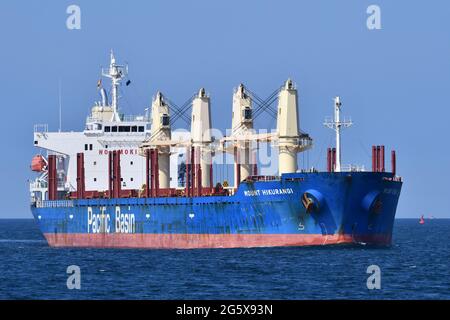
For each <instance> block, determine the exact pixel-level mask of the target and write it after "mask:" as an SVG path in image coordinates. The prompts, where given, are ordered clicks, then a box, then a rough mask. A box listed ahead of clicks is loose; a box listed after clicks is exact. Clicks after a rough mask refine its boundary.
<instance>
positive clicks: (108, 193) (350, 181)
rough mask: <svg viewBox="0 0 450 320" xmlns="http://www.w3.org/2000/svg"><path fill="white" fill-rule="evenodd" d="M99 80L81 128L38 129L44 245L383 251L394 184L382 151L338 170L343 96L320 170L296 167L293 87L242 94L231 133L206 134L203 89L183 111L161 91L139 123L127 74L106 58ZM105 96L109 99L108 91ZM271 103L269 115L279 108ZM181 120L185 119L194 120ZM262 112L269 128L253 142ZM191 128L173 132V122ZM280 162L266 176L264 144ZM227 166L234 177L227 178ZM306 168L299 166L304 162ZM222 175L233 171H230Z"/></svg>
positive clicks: (36, 186) (301, 140)
mask: <svg viewBox="0 0 450 320" xmlns="http://www.w3.org/2000/svg"><path fill="white" fill-rule="evenodd" d="M102 75H103V76H104V77H107V78H109V79H110V81H111V88H110V90H109V92H107V90H106V89H105V88H104V87H103V85H102V83H101V81H99V83H98V91H99V94H100V101H98V102H96V103H95V104H94V106H93V107H92V109H91V113H90V115H89V116H88V117H87V120H86V126H85V128H84V131H81V132H63V131H61V130H60V131H58V132H49V131H48V126H47V125H36V126H35V130H34V146H35V147H37V148H39V150H40V152H39V154H38V155H36V156H35V157H34V158H33V160H32V165H31V168H32V170H33V171H34V172H35V173H36V175H37V176H36V178H35V179H34V180H32V181H31V182H30V191H31V211H32V213H33V216H34V218H35V220H36V221H37V223H38V225H39V228H40V230H41V231H42V233H43V234H44V236H45V238H46V240H47V242H48V243H49V245H50V246H54V247H102V248H184V249H187V248H234V247H269V246H304V245H331V244H354V243H365V244H371V245H383V246H384V245H390V244H391V240H392V228H393V224H394V217H395V212H396V208H397V203H398V199H399V196H400V190H401V186H402V181H401V178H400V177H398V176H397V175H396V155H395V151H392V153H391V162H392V170H391V172H387V170H386V169H385V148H384V146H374V147H372V169H371V170H365V168H364V167H363V166H354V165H350V166H348V165H347V166H346V165H343V164H342V153H341V131H342V129H343V128H345V127H349V126H350V125H351V124H352V122H351V121H350V120H348V119H342V118H341V115H340V113H341V107H342V104H341V99H340V98H339V97H336V98H335V99H334V117H333V118H330V119H327V120H326V121H325V122H324V125H325V126H327V127H329V128H331V129H332V130H334V131H335V134H336V145H335V146H334V147H332V148H328V150H327V162H326V171H318V170H317V169H315V168H311V169H300V170H299V168H298V159H297V156H298V154H299V153H301V152H304V151H306V150H308V149H310V148H311V147H312V139H311V138H310V136H309V135H308V134H306V133H303V132H302V131H301V130H300V126H299V120H298V119H299V108H298V95H297V89H296V87H295V85H294V83H293V82H292V81H291V80H287V81H286V82H285V83H284V84H283V86H281V87H280V88H278V89H277V90H276V91H274V93H272V94H271V95H270V96H269V97H268V98H267V99H262V98H260V97H259V96H258V95H256V94H255V93H253V92H252V91H251V90H250V89H248V88H247V87H245V86H244V85H242V84H241V85H239V86H238V87H237V88H236V89H235V91H234V94H233V100H232V110H231V111H232V112H231V129H230V130H229V134H228V135H227V136H224V137H220V138H217V137H215V136H213V135H212V132H213V131H212V126H211V102H210V97H209V94H208V93H207V92H206V91H205V89H203V88H202V89H200V90H199V91H198V92H197V93H196V94H194V95H193V96H192V98H190V99H189V100H188V101H187V102H186V103H185V104H183V105H182V106H181V107H179V106H177V105H176V104H175V103H173V102H172V101H170V100H169V99H168V98H167V97H166V96H165V95H163V94H162V93H161V92H158V93H156V95H155V96H154V98H153V100H152V104H151V108H148V109H146V112H145V114H144V115H142V116H126V115H124V114H123V113H121V108H120V104H119V100H120V99H119V92H120V91H121V90H122V86H123V84H125V85H129V84H130V80H129V79H128V67H127V66H124V65H119V64H117V63H116V59H115V57H114V54H113V53H112V52H111V60H110V65H109V68H107V69H105V70H103V71H102ZM108 93H109V94H108ZM275 103H277V106H276V107H274V104H275ZM189 111H190V113H191V114H190V116H187V115H186V114H189ZM263 113H265V114H269V116H271V117H273V118H274V120H276V130H272V132H269V133H267V132H266V133H257V132H256V130H255V128H254V121H255V119H256V118H257V117H258V116H260V115H261V114H263ZM178 120H181V121H184V122H186V123H187V124H188V125H190V131H189V132H184V133H180V132H177V131H175V130H173V127H174V125H175V123H176V121H178ZM264 145H265V146H268V147H269V148H271V149H272V150H274V151H275V152H272V154H276V155H278V157H277V159H276V160H277V161H278V174H269V175H268V174H263V172H262V170H261V169H262V166H261V165H260V161H259V157H260V153H261V148H262V146H264ZM229 158H231V159H233V160H232V162H233V164H232V166H233V169H232V170H230V172H232V174H231V176H232V177H233V179H232V180H234V181H233V182H232V183H229V182H228V180H229V175H225V174H224V168H228V165H227V164H226V162H227V161H226V160H227V159H229ZM303 166H305V164H304V163H303ZM227 171H228V170H227Z"/></svg>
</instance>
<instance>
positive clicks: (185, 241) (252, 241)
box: [44, 233, 391, 249]
mask: <svg viewBox="0 0 450 320" xmlns="http://www.w3.org/2000/svg"><path fill="white" fill-rule="evenodd" d="M44 235H45V238H46V239H47V242H48V243H49V245H50V246H52V247H91V248H152V249H195V248H249V247H292V246H316V245H331V244H344V243H355V242H366V243H368V244H377V245H389V244H390V242H391V237H390V236H388V235H385V234H378V235H370V236H367V237H357V239H355V237H353V236H352V235H329V236H323V235H321V234H120V233H114V234H86V233H59V234H54V233H46V234H44Z"/></svg>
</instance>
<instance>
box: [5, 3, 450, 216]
mask: <svg viewBox="0 0 450 320" xmlns="http://www.w3.org/2000/svg"><path fill="white" fill-rule="evenodd" d="M71 4H76V5H78V6H80V8H81V30H68V29H67V28H66V19H67V17H68V14H66V9H67V7H68V6H69V5H71ZM371 4H376V5H378V6H380V8H381V25H382V29H381V30H368V28H367V27H366V19H367V17H368V14H367V13H366V9H367V7H368V6H369V5H371ZM449 9H450V3H449V2H448V1H444V0H442V1H423V0H422V1H400V0H397V1H381V0H373V1H364V0H347V1H331V0H330V1H324V0H322V1H308V2H307V1H261V0H260V1H251V0H249V1H242V0H241V1H235V0H227V1H203V0H202V1H76V2H73V1H32V2H31V1H21V0H2V1H1V2H0V41H1V47H0V61H1V62H2V68H1V72H2V76H1V77H0V93H1V110H2V117H3V121H2V125H1V126H0V130H1V131H0V132H1V135H2V143H3V146H2V150H3V155H2V157H1V158H0V166H1V168H2V178H3V181H2V183H1V184H0V194H1V199H2V210H1V212H0V217H5V218H6V217H8V218H12V217H31V214H30V213H29V209H28V201H29V195H28V185H27V179H29V178H31V177H32V176H33V175H32V173H31V172H30V170H29V164H30V160H31V158H32V156H33V155H34V154H35V153H36V150H35V149H34V148H33V139H32V132H33V125H34V124H35V123H48V124H49V127H50V129H51V130H57V128H58V81H59V79H61V81H62V83H63V117H62V120H63V129H64V130H77V131H78V130H81V129H82V128H83V124H84V120H85V116H86V115H87V114H88V112H89V109H90V107H91V106H92V103H93V101H94V100H96V99H98V95H97V91H96V82H97V80H98V77H99V71H100V66H101V65H103V66H105V65H107V63H108V53H109V50H110V49H111V48H113V49H114V50H115V52H116V55H117V57H118V59H119V61H126V62H128V63H129V65H130V78H131V79H132V81H133V83H132V86H130V87H129V88H127V89H126V92H125V95H126V102H124V103H125V109H126V110H124V111H126V112H127V113H132V114H135V113H141V112H143V109H144V108H145V107H147V106H148V105H149V104H150V101H151V97H152V96H153V95H154V93H155V92H156V90H162V91H163V92H164V93H165V94H166V95H167V96H169V97H170V98H171V100H173V101H175V102H178V103H179V104H182V103H183V102H184V101H185V100H186V99H187V98H189V97H190V96H191V95H192V93H194V92H195V91H197V90H198V88H199V87H201V86H204V87H205V88H206V89H207V91H208V92H209V93H210V94H211V97H212V116H213V119H212V121H213V126H214V127H217V128H222V129H225V128H228V127H229V126H230V121H231V120H230V114H231V94H232V89H233V88H234V87H236V86H237V85H238V84H239V83H240V82H244V83H245V84H246V85H247V86H248V87H249V88H251V89H252V90H253V91H254V92H256V93H258V94H259V95H261V96H267V95H269V94H270V93H271V92H272V91H273V90H274V89H275V88H276V87H277V86H279V85H280V84H282V83H283V81H284V80H285V79H287V78H288V77H292V78H293V79H294V80H295V82H296V83H297V87H298V89H299V101H300V121H301V128H302V130H303V131H306V132H308V133H309V134H310V135H311V136H312V137H313V138H314V143H315V148H314V150H312V151H311V152H310V155H309V159H310V164H311V165H315V166H317V167H319V168H321V169H324V168H325V156H326V155H325V150H326V149H325V148H326V147H327V146H329V145H330V144H331V143H332V141H333V140H332V132H331V130H329V129H326V128H324V127H323V125H322V123H323V120H324V117H325V116H329V115H331V112H332V98H333V96H335V95H340V96H341V97H342V99H343V108H344V109H343V110H344V114H346V115H351V116H352V119H353V121H354V122H355V125H354V126H353V127H352V128H350V129H347V130H346V131H345V133H344V136H343V160H344V161H343V162H344V163H355V164H365V165H366V167H370V163H371V162H370V152H371V151H370V147H371V145H373V144H384V145H386V148H387V150H391V149H392V148H395V150H397V154H398V157H397V168H398V173H399V174H400V175H401V176H403V178H404V181H405V184H404V187H403V192H402V195H401V198H400V203H399V207H398V214H397V216H398V217H417V216H419V215H421V214H425V215H434V216H435V217H450V212H449V209H448V205H447V203H446V202H445V199H449V198H450V188H449V181H450V146H449V143H448V137H449V133H448V128H449V125H448V121H449V118H450V111H449V110H450V101H449V100H450V99H449V98H450V97H449V94H448V92H449V90H448V88H449V86H450V37H449V35H450V25H449V22H448V16H449V14H450V10H449ZM262 125H264V124H262ZM387 167H388V168H390V164H389V162H388V164H387Z"/></svg>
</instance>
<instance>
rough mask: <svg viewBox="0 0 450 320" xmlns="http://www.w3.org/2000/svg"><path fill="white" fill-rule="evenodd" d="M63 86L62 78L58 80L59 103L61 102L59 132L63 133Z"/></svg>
mask: <svg viewBox="0 0 450 320" xmlns="http://www.w3.org/2000/svg"><path fill="white" fill-rule="evenodd" d="M61 87H62V85H61V78H59V80H58V102H59V130H58V132H61V129H62V117H61V113H62V97H61V90H62V88H61Z"/></svg>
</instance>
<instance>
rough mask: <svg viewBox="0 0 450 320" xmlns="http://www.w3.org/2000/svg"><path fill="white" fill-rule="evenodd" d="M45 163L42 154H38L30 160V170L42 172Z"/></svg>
mask: <svg viewBox="0 0 450 320" xmlns="http://www.w3.org/2000/svg"><path fill="white" fill-rule="evenodd" d="M46 166H47V163H46V161H45V159H44V157H43V156H41V155H40V154H38V155H36V156H34V157H33V159H32V160H31V170H32V171H35V172H42V171H44V170H45V167H46Z"/></svg>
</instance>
